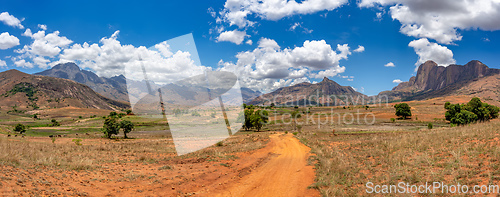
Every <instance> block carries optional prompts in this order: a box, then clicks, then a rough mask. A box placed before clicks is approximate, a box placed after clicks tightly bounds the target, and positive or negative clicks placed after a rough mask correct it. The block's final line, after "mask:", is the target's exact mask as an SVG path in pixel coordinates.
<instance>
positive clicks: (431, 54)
mask: <svg viewBox="0 0 500 197" xmlns="http://www.w3.org/2000/svg"><path fill="white" fill-rule="evenodd" d="M408 46H410V47H413V49H414V50H415V53H417V55H418V61H417V62H416V63H415V65H416V66H417V67H416V68H415V70H417V69H418V66H419V65H420V64H423V63H425V62H426V61H427V60H432V61H434V62H436V63H437V64H438V65H440V66H448V65H450V64H455V62H456V61H455V59H453V52H452V51H451V50H450V49H448V48H447V47H445V46H441V45H439V44H437V43H432V42H429V40H427V38H421V39H419V40H414V41H411V42H410V44H408Z"/></svg>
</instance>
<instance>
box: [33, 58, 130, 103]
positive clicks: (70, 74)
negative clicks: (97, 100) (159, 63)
mask: <svg viewBox="0 0 500 197" xmlns="http://www.w3.org/2000/svg"><path fill="white" fill-rule="evenodd" d="M35 75H43V76H49V77H57V78H63V79H69V80H73V81H76V82H78V83H81V84H85V85H87V86H89V87H90V88H92V90H94V91H96V92H97V93H99V94H101V95H103V96H105V97H107V98H110V99H113V100H118V101H124V102H129V97H128V92H127V81H126V79H125V77H124V76H123V75H119V76H115V77H111V78H106V77H99V76H97V75H96V74H94V73H93V72H91V71H87V70H81V69H80V67H78V66H77V65H76V64H75V63H72V62H69V63H64V64H57V65H55V66H54V67H52V68H51V69H48V70H45V71H42V72H39V73H35Z"/></svg>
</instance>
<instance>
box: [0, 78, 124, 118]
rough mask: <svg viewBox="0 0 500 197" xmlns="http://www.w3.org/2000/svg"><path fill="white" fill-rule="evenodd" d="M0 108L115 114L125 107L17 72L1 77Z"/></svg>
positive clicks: (78, 87)
mask: <svg viewBox="0 0 500 197" xmlns="http://www.w3.org/2000/svg"><path fill="white" fill-rule="evenodd" d="M0 98H1V99H0V106H1V107H2V108H3V109H10V108H12V109H14V108H16V109H18V110H32V109H47V108H54V107H55V108H61V107H69V106H72V107H79V108H95V109H109V110H118V109H125V108H129V107H130V106H129V105H128V104H127V103H124V102H119V101H115V100H111V99H109V98H106V97H104V96H102V95H100V94H97V93H96V92H94V91H93V90H92V89H91V88H89V87H88V86H86V85H83V84H80V83H76V82H74V81H72V80H67V79H60V78H54V77H47V76H39V75H30V74H26V73H23V72H20V71H18V70H8V71H5V72H2V73H0Z"/></svg>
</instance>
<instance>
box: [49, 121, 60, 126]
mask: <svg viewBox="0 0 500 197" xmlns="http://www.w3.org/2000/svg"><path fill="white" fill-rule="evenodd" d="M51 122H52V125H51V126H53V127H57V126H60V125H61V124H59V122H57V120H56V119H52V120H51Z"/></svg>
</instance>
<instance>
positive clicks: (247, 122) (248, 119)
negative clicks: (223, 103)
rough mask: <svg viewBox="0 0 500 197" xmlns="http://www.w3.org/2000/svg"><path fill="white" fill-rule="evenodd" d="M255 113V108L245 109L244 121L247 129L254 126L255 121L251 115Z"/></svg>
mask: <svg viewBox="0 0 500 197" xmlns="http://www.w3.org/2000/svg"><path fill="white" fill-rule="evenodd" d="M252 114H253V109H245V122H244V123H243V127H244V128H245V131H248V130H249V129H250V128H252V127H253V122H252V120H251V116H252Z"/></svg>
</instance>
